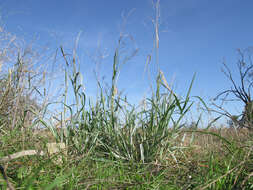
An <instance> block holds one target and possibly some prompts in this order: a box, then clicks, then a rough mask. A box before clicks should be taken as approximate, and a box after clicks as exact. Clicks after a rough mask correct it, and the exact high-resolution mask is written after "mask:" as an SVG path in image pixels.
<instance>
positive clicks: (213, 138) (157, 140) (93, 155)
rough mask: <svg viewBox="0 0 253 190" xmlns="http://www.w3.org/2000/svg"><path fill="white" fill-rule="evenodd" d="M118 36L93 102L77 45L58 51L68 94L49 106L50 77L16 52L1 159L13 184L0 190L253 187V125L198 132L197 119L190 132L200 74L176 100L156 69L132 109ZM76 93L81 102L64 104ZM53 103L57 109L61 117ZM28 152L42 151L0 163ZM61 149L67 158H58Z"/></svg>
mask: <svg viewBox="0 0 253 190" xmlns="http://www.w3.org/2000/svg"><path fill="white" fill-rule="evenodd" d="M156 27H157V25H156ZM122 40H123V39H122V38H121V39H120V40H119V44H118V47H117V48H116V50H115V54H114V60H113V65H112V68H113V72H112V77H111V83H110V84H111V86H110V87H109V88H108V87H104V86H103V85H102V84H101V82H100V81H97V85H98V89H99V90H98V95H97V97H96V100H95V102H93V100H91V99H89V97H87V95H86V94H85V91H84V87H85V86H84V84H82V82H81V81H82V80H81V79H82V74H81V72H80V71H79V70H78V64H77V62H76V60H77V57H76V52H75V51H74V53H73V54H72V55H71V56H70V54H69V53H65V50H64V48H63V47H61V48H60V50H61V54H62V58H63V60H64V62H65V63H66V66H65V68H64V72H65V73H64V74H65V81H64V83H65V85H64V90H63V91H64V96H63V97H62V99H60V101H51V102H50V101H49V102H43V101H41V100H40V99H37V100H36V98H35V97H36V95H39V97H41V96H42V94H44V95H45V94H46V92H45V89H43V88H42V87H41V86H39V85H38V83H35V84H34V81H35V80H34V79H35V78H36V77H37V79H38V80H36V82H37V81H40V82H41V83H43V82H44V81H45V80H46V79H45V75H44V73H43V72H37V73H36V72H35V70H34V65H32V64H31V63H30V62H29V61H27V59H24V57H25V56H21V55H20V52H18V53H17V57H16V58H17V59H16V61H17V64H16V66H15V67H14V68H13V69H9V73H8V74H5V73H1V77H0V87H1V89H0V91H1V94H0V102H2V103H1V106H0V150H1V151H0V165H1V166H3V170H4V172H2V173H4V174H6V175H7V178H8V183H7V181H6V179H4V176H1V177H2V178H0V188H2V189H6V188H7V187H8V185H9V184H12V186H13V188H12V189H14V188H16V189H166V190H168V189H215V190H216V189H217V190H223V189H228V190H235V189H246V190H248V189H253V178H252V176H253V152H252V151H253V150H252V149H253V134H252V131H249V130H246V129H240V130H239V129H233V128H222V129H217V128H215V127H214V126H213V122H211V123H210V125H208V126H206V128H205V127H204V126H202V127H201V128H200V127H199V122H198V121H197V123H196V125H195V126H194V127H192V128H187V126H185V125H184V119H185V117H186V116H187V113H189V111H190V110H191V109H193V105H194V104H195V102H196V101H200V102H201V103H202V104H203V106H205V107H206V104H205V103H204V101H203V100H202V99H201V98H200V97H198V96H195V97H192V96H191V89H192V85H193V84H194V79H195V75H193V78H192V81H191V82H190V84H189V88H188V89H187V91H186V93H185V96H178V95H177V93H176V92H174V91H173V90H171V88H170V86H169V85H168V83H167V81H166V78H165V76H164V75H163V73H162V72H161V71H159V72H158V74H157V77H156V80H155V86H154V89H155V90H153V91H152V95H151V96H150V97H148V98H145V99H144V100H143V104H141V105H139V106H137V107H136V106H135V105H131V104H130V103H129V102H128V101H127V97H124V96H123V95H122V93H121V92H119V90H118V86H117V79H118V77H119V71H120V68H121V65H122V64H124V63H125V61H127V60H128V59H129V58H131V57H132V56H133V55H134V54H132V55H131V56H130V57H129V56H127V57H125V58H124V59H123V62H122V61H121V60H122V59H120V55H119V52H120V51H119V50H120V47H121V41H122ZM8 48H9V47H8ZM7 50H8V49H7ZM17 51H18V50H17ZM35 68H36V67H35ZM1 69H3V66H2V67H1ZM28 70H30V71H32V70H34V72H28ZM41 74H42V75H41ZM32 78H33V80H32ZM43 90H44V93H41V91H43ZM71 92H72V94H73V95H74V98H75V101H74V103H73V104H68V98H69V96H71V95H70V94H71ZM45 99H46V97H45ZM3 105H4V106H3ZM51 105H53V106H59V105H60V106H59V107H61V109H60V112H59V114H58V113H57V114H56V113H52V111H51V110H50V106H51ZM48 142H57V143H64V144H65V145H66V149H64V150H62V151H61V150H60V151H59V152H58V153H56V154H49V153H47V152H46V151H47V143H48ZM23 150H39V151H44V152H45V154H43V155H38V154H35V155H30V156H20V157H18V158H16V159H9V160H8V161H3V160H2V161H1V158H3V157H4V156H8V155H11V154H13V153H17V152H20V151H23ZM66 152H67V154H66ZM59 155H60V156H62V157H63V159H62V162H63V163H57V162H55V158H56V159H57V158H58V156H59ZM9 188H11V187H10V186H9Z"/></svg>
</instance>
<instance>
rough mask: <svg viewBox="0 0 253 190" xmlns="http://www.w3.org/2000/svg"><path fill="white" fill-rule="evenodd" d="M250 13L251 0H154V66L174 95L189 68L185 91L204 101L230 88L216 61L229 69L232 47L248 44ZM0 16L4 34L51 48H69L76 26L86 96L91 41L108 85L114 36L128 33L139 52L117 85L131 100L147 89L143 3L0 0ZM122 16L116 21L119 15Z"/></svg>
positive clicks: (149, 29)
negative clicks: (156, 53)
mask: <svg viewBox="0 0 253 190" xmlns="http://www.w3.org/2000/svg"><path fill="white" fill-rule="evenodd" d="M252 10H253V1H251V0H244V1H239V0H212V1H210V0H161V1H160V13H161V16H160V27H159V38H160V44H159V45H160V46H159V65H160V69H161V70H162V71H163V73H164V74H165V76H166V78H167V80H168V81H171V80H172V79H174V85H175V89H176V91H178V93H179V94H182V95H183V94H185V93H186V90H187V88H188V86H189V84H190V81H191V79H192V76H193V74H194V73H195V72H196V74H197V75H196V80H195V83H194V86H193V89H192V95H200V96H202V97H203V98H204V99H206V100H208V99H209V98H213V97H214V96H215V95H217V93H219V92H220V91H222V90H225V89H227V88H229V87H230V83H229V81H228V80H227V79H226V78H225V77H224V75H223V73H222V72H221V66H222V61H223V60H224V59H225V60H226V63H227V64H228V66H229V67H231V68H232V70H234V69H235V63H236V61H237V58H238V55H237V53H236V49H237V48H242V49H244V48H247V47H249V46H252V41H253V24H252V18H253V11H252ZM0 13H1V16H2V21H1V22H2V23H3V24H4V26H5V28H6V29H7V31H9V32H11V33H14V34H16V35H17V36H19V37H22V38H24V39H25V40H28V41H29V40H30V39H32V37H35V36H36V37H37V40H36V43H38V44H40V45H47V46H48V47H50V48H51V49H56V48H58V47H59V46H60V45H63V47H65V48H66V49H67V50H70V49H71V48H72V47H73V44H74V41H75V38H76V36H77V34H78V33H79V32H80V31H81V32H82V33H81V37H80V41H79V46H78V54H79V57H80V60H81V71H82V73H83V75H84V82H85V85H86V89H87V94H88V95H89V94H90V95H94V94H95V93H96V87H95V86H96V83H95V80H94V75H93V72H92V71H93V69H94V68H95V64H94V61H92V59H91V57H92V56H94V57H96V55H98V54H96V52H97V50H98V42H100V52H102V53H103V54H104V55H106V57H105V58H104V59H103V60H102V64H101V68H100V75H101V76H105V77H106V80H107V81H108V82H109V80H110V78H111V73H112V63H113V61H112V60H113V53H114V50H115V47H116V45H117V40H118V38H119V34H120V32H121V31H123V32H124V33H125V34H129V35H131V36H132V37H133V39H134V41H130V40H128V41H127V42H128V43H127V45H126V47H127V48H128V51H131V50H132V49H134V48H138V49H139V52H138V54H137V56H135V57H134V58H133V59H131V60H130V61H129V62H128V63H127V64H125V65H123V67H122V70H121V73H120V77H119V81H118V84H119V89H120V90H124V92H125V93H126V94H127V95H128V97H129V99H130V101H132V102H138V101H139V100H140V99H141V98H142V97H143V95H144V94H148V93H149V85H148V84H149V83H148V82H147V80H148V77H147V74H145V73H144V68H145V63H146V59H147V55H149V54H150V53H151V52H152V48H153V37H154V28H153V25H152V21H151V19H152V18H154V13H155V12H154V8H153V6H152V1H151V0H106V1H105V0H90V1H88V0H72V1H69V0H43V1H42V0H23V1H21V0H0ZM128 13H131V14H129V16H128V17H127V19H126V22H125V23H126V24H125V25H123V23H124V19H123V18H124V17H122V15H125V17H126V15H128ZM123 26H124V27H123ZM59 64H60V63H59ZM61 64H62V63H61ZM154 64H155V63H154V62H152V65H153V67H151V68H153V69H154V68H155V66H154ZM153 72H154V70H153ZM153 78H154V76H153Z"/></svg>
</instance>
